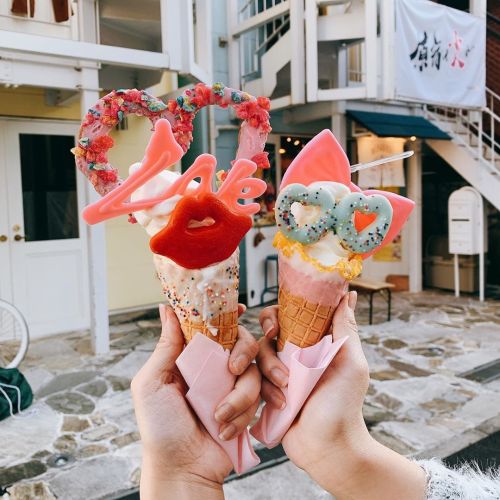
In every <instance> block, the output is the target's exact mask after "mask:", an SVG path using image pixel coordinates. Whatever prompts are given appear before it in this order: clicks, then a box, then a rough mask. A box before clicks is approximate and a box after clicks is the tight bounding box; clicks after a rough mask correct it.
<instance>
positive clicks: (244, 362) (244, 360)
mask: <svg viewBox="0 0 500 500" xmlns="http://www.w3.org/2000/svg"><path fill="white" fill-rule="evenodd" d="M249 363H250V360H249V359H248V356H247V355H246V354H240V355H239V356H237V357H236V359H235V360H234V361H233V362H232V363H231V364H232V365H233V369H234V370H235V371H236V372H237V373H238V374H240V373H241V372H243V370H244V369H245V368H246V367H247V366H248V364H249Z"/></svg>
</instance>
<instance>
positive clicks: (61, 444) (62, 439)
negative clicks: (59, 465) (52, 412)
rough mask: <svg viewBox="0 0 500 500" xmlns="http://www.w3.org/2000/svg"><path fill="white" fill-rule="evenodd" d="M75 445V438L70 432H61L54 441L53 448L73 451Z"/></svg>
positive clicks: (63, 451)
mask: <svg viewBox="0 0 500 500" xmlns="http://www.w3.org/2000/svg"><path fill="white" fill-rule="evenodd" d="M76 447H77V443H76V439H75V438H74V437H73V436H72V435H71V434H63V435H62V436H59V437H58V438H57V439H56V440H55V442H54V448H55V449H56V450H58V451H60V452H62V453H73V452H74V451H75V450H76Z"/></svg>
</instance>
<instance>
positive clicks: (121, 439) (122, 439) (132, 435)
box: [111, 432, 141, 448]
mask: <svg viewBox="0 0 500 500" xmlns="http://www.w3.org/2000/svg"><path fill="white" fill-rule="evenodd" d="M139 439H141V435H140V434H139V433H138V432H129V433H128V434H123V435H122V436H117V437H115V438H113V439H112V440H111V444H112V445H114V446H116V447H117V448H123V447H124V446H127V445H129V444H131V443H134V442H135V441H139Z"/></svg>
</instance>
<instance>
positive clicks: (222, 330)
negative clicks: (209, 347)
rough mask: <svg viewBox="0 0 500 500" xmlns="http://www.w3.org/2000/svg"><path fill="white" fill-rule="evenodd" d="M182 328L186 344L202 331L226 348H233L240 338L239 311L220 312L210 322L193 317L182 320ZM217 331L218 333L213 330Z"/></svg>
mask: <svg viewBox="0 0 500 500" xmlns="http://www.w3.org/2000/svg"><path fill="white" fill-rule="evenodd" d="M181 329H182V333H183V334H184V339H185V341H186V344H188V343H189V341H190V340H191V339H192V338H193V337H194V336H195V335H196V334H197V333H201V334H202V335H205V337H208V338H209V339H210V340H213V341H214V342H217V343H218V344H220V345H221V346H222V347H223V348H224V349H229V350H230V351H231V350H232V349H233V347H234V344H235V343H236V339H237V338H238V311H237V310H236V311H231V312H226V313H223V314H220V315H219V316H217V317H216V318H214V319H213V320H212V321H210V323H205V322H200V321H195V320H193V319H185V320H181ZM214 331H216V333H217V335H214V334H213V333H212V332H214Z"/></svg>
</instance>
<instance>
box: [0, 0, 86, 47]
mask: <svg viewBox="0 0 500 500" xmlns="http://www.w3.org/2000/svg"><path fill="white" fill-rule="evenodd" d="M11 8H12V2H11V1H6V0H4V1H2V2H0V30H5V31H16V32H19V33H25V34H30V35H42V36H49V37H54V38H63V39H66V40H78V19H77V15H78V12H77V11H78V9H77V6H76V2H74V1H68V13H67V17H68V20H67V21H61V22H57V21H56V14H55V12H54V8H53V6H52V2H51V0H38V1H37V2H30V1H29V0H27V1H26V11H25V13H23V12H19V13H14V12H12V10H11ZM60 15H61V17H64V15H63V13H60Z"/></svg>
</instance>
